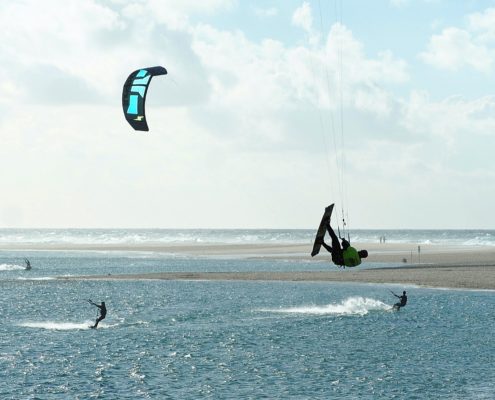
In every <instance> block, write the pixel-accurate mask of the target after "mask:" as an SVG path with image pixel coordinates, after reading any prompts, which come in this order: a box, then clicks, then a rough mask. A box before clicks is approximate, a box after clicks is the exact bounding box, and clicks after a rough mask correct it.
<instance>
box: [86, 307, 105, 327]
mask: <svg viewBox="0 0 495 400" xmlns="http://www.w3.org/2000/svg"><path fill="white" fill-rule="evenodd" d="M88 302H89V304H92V305H94V306H95V307H98V308H99V309H100V316H99V317H98V318H96V322H95V324H94V325H93V326H91V329H96V327H97V326H98V324H99V323H100V321H101V320H102V319H105V317H106V316H107V308H106V306H105V302H104V301H102V302H101V305H98V304H96V303H93V302H92V301H91V300H88Z"/></svg>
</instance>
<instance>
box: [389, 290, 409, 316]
mask: <svg viewBox="0 0 495 400" xmlns="http://www.w3.org/2000/svg"><path fill="white" fill-rule="evenodd" d="M391 292H392V291H391ZM392 294H393V295H394V296H395V297H397V298H398V299H399V302H398V303H395V304H394V310H397V311H399V310H400V309H401V307H405V305H406V304H407V296H406V291H405V290H404V291H403V292H402V296H399V295H398V294H395V293H394V292H392Z"/></svg>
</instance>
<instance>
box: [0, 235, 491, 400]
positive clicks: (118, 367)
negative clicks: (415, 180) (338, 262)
mask: <svg viewBox="0 0 495 400" xmlns="http://www.w3.org/2000/svg"><path fill="white" fill-rule="evenodd" d="M69 233H70V234H71V235H74V236H75V237H76V239H77V238H78V237H80V236H78V234H75V233H74V232H69ZM103 233H104V234H105V235H106V236H105V238H106V239H108V237H112V234H108V232H103ZM248 233H249V232H248ZM251 233H252V234H253V235H254V233H253V232H251ZM281 233H282V232H281ZM22 234H23V235H25V237H30V238H31V239H30V240H33V239H32V238H33V236H35V235H36V234H35V233H33V232H28V231H25V232H22ZM58 234H60V235H61V233H60V232H58ZM84 234H85V235H86V240H88V239H87V238H90V239H91V240H95V237H97V236H98V235H101V234H102V232H101V231H89V232H85V233H84ZM122 234H123V233H122ZM188 234H189V235H191V236H194V235H193V234H192V233H191V232H189V233H188ZM291 234H292V233H291V232H285V235H286V236H290V235H291ZM299 234H300V232H299ZM154 235H162V233H160V232H158V233H157V232H154ZM224 235H226V237H228V239H224V241H225V242H228V240H231V241H233V240H235V239H234V238H232V236H231V237H229V235H228V233H224ZM469 235H470V234H468V233H466V234H465V238H467V237H468V236H469ZM172 236H173V235H172V234H171V235H170V237H172ZM458 236H462V235H458ZM65 237H66V238H67V236H65ZM143 237H144V241H145V242H146V235H144V236H143ZM143 237H142V238H143ZM424 237H427V235H426V234H424ZM57 240H60V239H57ZM72 240H74V241H75V239H74V238H73V239H72ZM98 240H100V241H102V240H103V239H101V237H100V239H98ZM112 240H114V239H112ZM126 240H128V239H126ZM153 240H156V236H155V237H153ZM35 242H36V241H34V240H33V243H35ZM24 257H28V258H29V259H30V260H31V263H32V265H33V269H32V270H31V271H26V270H24V269H23V268H24V267H23V262H22V260H23V258H24ZM322 268H323V266H322V264H321V263H312V262H308V261H299V260H290V259H289V260H263V259H246V258H241V257H239V258H229V259H220V258H219V259H216V258H214V257H207V258H206V257H190V256H189V257H182V256H177V255H173V254H162V253H153V252H121V253H117V252H91V251H87V252H82V251H72V252H70V251H22V252H21V251H2V252H0V290H1V294H2V302H1V303H0V321H1V322H0V399H88V398H100V399H140V398H151V399H200V398H211V399H263V398H267V399H287V398H294V399H328V398H339V399H394V398H395V399H403V398H408V399H442V398H444V399H493V398H495V383H494V382H495V368H493V364H494V361H495V335H494V334H493V332H494V331H495V329H494V328H495V313H494V309H495V293H494V292H492V291H468V290H448V289H432V288H420V287H414V286H399V285H377V284H345V283H331V282H318V283H317V282H253V281H251V282H243V281H233V282H231V281H154V280H143V281H132V280H129V281H115V280H101V281H86V280H78V279H75V280H60V279H57V277H58V276H64V275H70V276H72V277H77V276H78V275H92V274H96V275H108V274H109V273H110V274H114V273H138V272H159V271H252V270H278V271H284V270H289V271H290V270H292V271H297V270H321V269H322ZM343 272H344V271H343ZM390 290H392V291H394V292H396V293H398V292H401V291H402V290H407V292H408V296H409V302H408V305H407V306H406V307H405V308H403V309H402V310H401V311H399V312H397V311H392V309H391V306H392V304H393V303H394V302H395V300H396V298H395V297H393V296H392V294H391V293H390ZM88 299H92V300H93V301H95V302H98V303H99V302H101V301H105V302H106V305H107V308H108V315H107V318H106V319H105V320H103V321H102V322H101V323H100V325H99V326H98V329H96V330H94V329H90V328H89V326H90V325H92V324H93V323H94V321H95V319H96V317H97V312H96V311H97V310H96V308H95V307H94V306H91V305H90V304H89V303H88V302H87V300H88Z"/></svg>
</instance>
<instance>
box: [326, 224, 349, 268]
mask: <svg viewBox="0 0 495 400" xmlns="http://www.w3.org/2000/svg"><path fill="white" fill-rule="evenodd" d="M326 227H327V231H328V234H329V235H330V237H331V238H332V247H330V246H329V245H327V244H326V243H322V246H323V247H324V248H325V249H327V251H328V252H329V253H331V254H332V261H333V263H334V264H335V265H340V266H344V265H345V262H344V250H345V249H347V248H348V247H349V246H350V245H351V244H350V243H349V242H348V241H347V240H345V239H342V246H341V245H340V240H339V238H338V237H337V235H336V234H335V232H334V230H333V229H332V227H331V226H330V224H327V226H326Z"/></svg>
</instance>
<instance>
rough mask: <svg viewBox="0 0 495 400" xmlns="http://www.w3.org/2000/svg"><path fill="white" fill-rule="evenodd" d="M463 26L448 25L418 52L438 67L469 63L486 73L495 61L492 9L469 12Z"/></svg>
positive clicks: (455, 68)
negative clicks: (422, 50) (423, 49)
mask: <svg viewBox="0 0 495 400" xmlns="http://www.w3.org/2000/svg"><path fill="white" fill-rule="evenodd" d="M467 19H468V26H467V27H466V28H465V29H461V28H457V27H448V28H445V29H443V30H442V32H441V33H440V34H437V35H433V36H432V37H431V38H430V41H429V43H428V46H427V49H426V51H424V52H422V53H421V54H420V55H419V56H420V58H421V59H422V60H423V61H424V62H425V63H427V64H430V65H433V66H434V67H436V68H439V69H446V70H452V71H457V70H459V69H461V68H464V67H470V68H473V69H475V70H477V71H481V72H484V73H488V72H490V71H492V70H493V66H494V65H495V49H494V48H493V47H492V46H490V42H491V41H493V40H495V28H494V26H495V9H493V8H492V9H487V10H485V11H484V12H483V13H474V14H471V15H469V16H468V18H467Z"/></svg>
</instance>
